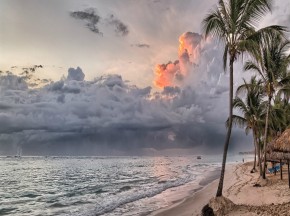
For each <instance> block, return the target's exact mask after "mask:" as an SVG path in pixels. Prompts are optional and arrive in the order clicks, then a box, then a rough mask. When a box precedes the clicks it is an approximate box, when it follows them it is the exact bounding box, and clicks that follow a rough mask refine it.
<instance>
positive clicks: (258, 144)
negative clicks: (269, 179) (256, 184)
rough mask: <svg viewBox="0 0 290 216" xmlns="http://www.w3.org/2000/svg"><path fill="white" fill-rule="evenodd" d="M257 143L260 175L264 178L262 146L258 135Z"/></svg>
mask: <svg viewBox="0 0 290 216" xmlns="http://www.w3.org/2000/svg"><path fill="white" fill-rule="evenodd" d="M255 142H256V145H257V151H258V161H259V173H260V176H262V174H263V170H262V160H261V146H260V142H259V140H258V138H257V135H256V139H255Z"/></svg>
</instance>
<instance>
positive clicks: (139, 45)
mask: <svg viewBox="0 0 290 216" xmlns="http://www.w3.org/2000/svg"><path fill="white" fill-rule="evenodd" d="M131 46H134V47H138V48H150V45H149V44H144V43H137V44H132V45H131Z"/></svg>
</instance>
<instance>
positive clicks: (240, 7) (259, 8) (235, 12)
mask: <svg viewBox="0 0 290 216" xmlns="http://www.w3.org/2000/svg"><path fill="white" fill-rule="evenodd" d="M271 5H272V0H225V1H224V0H219V2H218V5H217V6H216V7H215V8H214V9H213V10H212V11H210V13H209V14H207V15H206V17H205V18H204V20H203V22H202V25H203V31H204V33H205V37H208V36H209V35H212V36H213V37H216V38H217V39H218V40H219V41H221V42H223V43H224V45H225V49H224V55H223V60H224V69H226V67H227V59H228V58H229V68H230V80H229V81H230V83H229V87H230V91H229V127H228V130H227V135H226V140H225V144H224V151H223V160H222V169H221V176H220V180H219V185H218V189H217V193H216V196H217V197H219V196H222V190H223V182H224V174H225V164H226V159H227V152H228V146H229V141H230V137H231V131H232V114H233V78H234V77H233V76H234V62H235V61H236V60H237V58H238V57H239V55H240V54H242V53H243V52H245V51H249V52H250V53H253V54H255V53H256V52H255V50H257V43H254V39H257V38H261V37H263V35H265V34H267V32H271V31H278V32H280V31H282V30H283V28H281V27H279V26H271V27H266V28H264V29H261V30H259V31H257V32H256V31H255V26H256V25H257V24H258V22H259V21H260V19H261V18H262V17H263V15H264V14H265V13H267V12H269V11H271Z"/></svg>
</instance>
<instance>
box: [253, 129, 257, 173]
mask: <svg viewBox="0 0 290 216" xmlns="http://www.w3.org/2000/svg"><path fill="white" fill-rule="evenodd" d="M253 139H254V147H255V158H254V165H253V169H252V171H256V163H257V143H256V136H255V132H254V130H253Z"/></svg>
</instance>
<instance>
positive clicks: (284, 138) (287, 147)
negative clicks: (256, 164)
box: [267, 129, 290, 160]
mask: <svg viewBox="0 0 290 216" xmlns="http://www.w3.org/2000/svg"><path fill="white" fill-rule="evenodd" d="M267 153H268V154H267V156H268V157H267V158H268V159H269V160H290V129H287V130H285V131H284V132H283V133H282V134H281V136H280V137H278V138H277V139H275V140H273V141H272V142H271V143H269V145H268V148H267Z"/></svg>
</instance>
